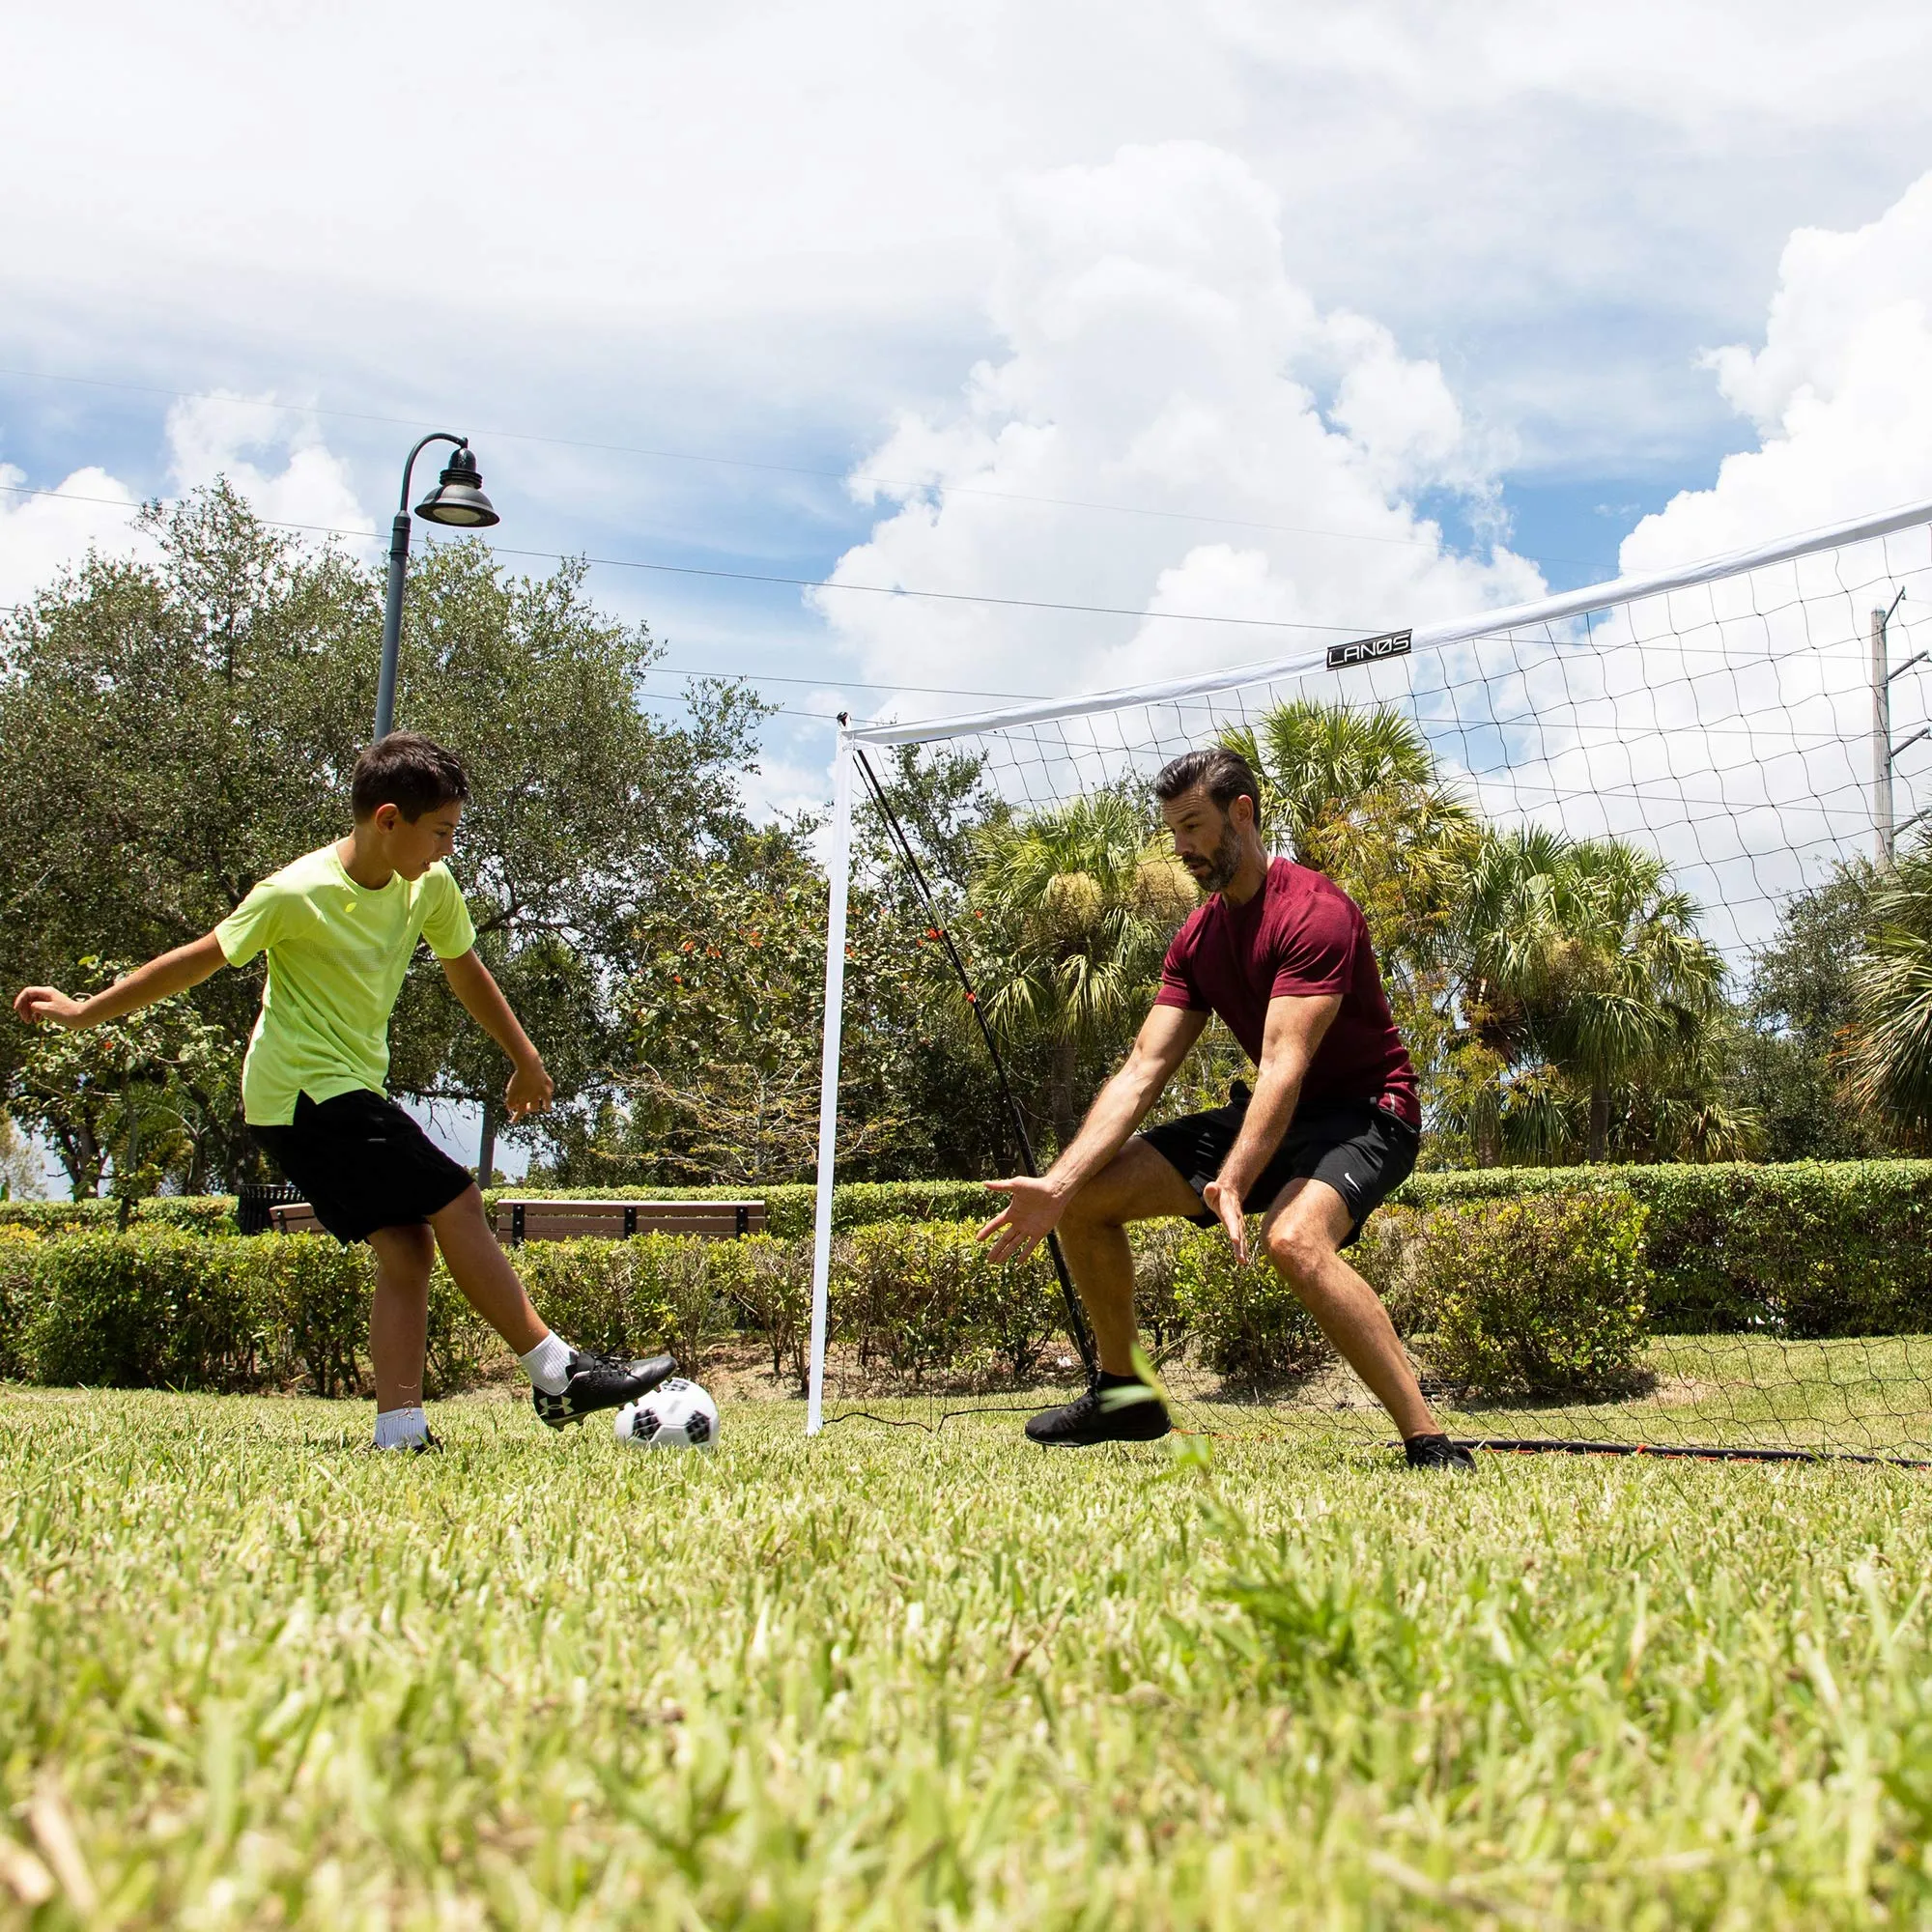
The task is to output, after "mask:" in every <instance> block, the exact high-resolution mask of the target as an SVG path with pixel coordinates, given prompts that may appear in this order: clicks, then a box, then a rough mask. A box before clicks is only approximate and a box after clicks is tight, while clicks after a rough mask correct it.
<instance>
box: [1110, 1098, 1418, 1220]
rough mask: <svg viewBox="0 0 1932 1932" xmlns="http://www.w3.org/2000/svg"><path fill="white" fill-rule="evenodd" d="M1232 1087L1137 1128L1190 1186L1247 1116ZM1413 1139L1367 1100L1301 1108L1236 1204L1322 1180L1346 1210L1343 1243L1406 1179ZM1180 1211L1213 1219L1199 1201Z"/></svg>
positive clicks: (1214, 1167) (1252, 1204) (1219, 1156)
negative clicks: (1207, 1107) (1224, 1100)
mask: <svg viewBox="0 0 1932 1932" xmlns="http://www.w3.org/2000/svg"><path fill="white" fill-rule="evenodd" d="M1234 1091H1235V1097H1234V1098H1233V1099H1232V1100H1231V1101H1230V1102H1229V1103H1228V1104H1227V1106H1225V1107H1216V1108H1214V1109H1212V1111H1211V1112H1208V1113H1206V1114H1186V1115H1183V1116H1182V1117H1181V1118H1180V1119H1179V1120H1178V1121H1169V1122H1167V1123H1166V1125H1165V1126H1159V1127H1150V1128H1149V1129H1148V1130H1147V1132H1146V1133H1144V1134H1143V1135H1142V1136H1141V1139H1142V1140H1144V1141H1146V1142H1147V1144H1148V1145H1149V1146H1150V1147H1151V1148H1152V1149H1153V1151H1155V1152H1156V1153H1157V1154H1159V1155H1161V1156H1162V1157H1163V1158H1164V1159H1165V1160H1166V1161H1167V1162H1168V1164H1169V1165H1170V1166H1171V1167H1172V1168H1173V1169H1174V1170H1175V1172H1176V1173H1177V1174H1179V1176H1180V1178H1181V1179H1183V1180H1184V1181H1186V1183H1187V1184H1188V1186H1190V1187H1191V1188H1193V1190H1194V1191H1195V1193H1197V1194H1199V1193H1200V1192H1201V1190H1202V1189H1203V1188H1205V1187H1206V1186H1207V1185H1208V1182H1209V1181H1210V1180H1212V1179H1214V1177H1215V1176H1216V1175H1217V1174H1219V1173H1220V1171H1221V1163H1222V1162H1223V1161H1224V1160H1226V1159H1227V1157H1228V1151H1229V1150H1230V1149H1231V1148H1232V1147H1233V1146H1234V1145H1235V1140H1236V1136H1237V1135H1238V1134H1239V1133H1240V1131H1241V1122H1242V1121H1243V1120H1245V1119H1246V1118H1247V1112H1248V1092H1247V1089H1246V1088H1245V1087H1240V1086H1236V1088H1235V1090H1234ZM1421 1145H1422V1136H1421V1135H1420V1134H1418V1133H1417V1132H1416V1130H1415V1129H1414V1128H1413V1127H1411V1126H1410V1125H1409V1124H1408V1122H1406V1121H1405V1120H1401V1119H1399V1118H1398V1117H1397V1116H1396V1115H1394V1114H1391V1113H1390V1112H1389V1111H1388V1109H1387V1108H1385V1107H1378V1106H1377V1105H1375V1103H1374V1102H1373V1101H1369V1100H1356V1101H1352V1102H1347V1103H1344V1104H1342V1105H1339V1106H1323V1107H1321V1108H1319V1109H1318V1110H1317V1111H1315V1112H1313V1113H1309V1112H1307V1111H1302V1112H1299V1113H1297V1114H1296V1115H1295V1117H1294V1119H1293V1121H1291V1122H1289V1127H1288V1132H1287V1133H1286V1134H1285V1135H1283V1137H1282V1143H1281V1146H1280V1147H1279V1148H1278V1149H1277V1150H1276V1151H1275V1156H1274V1158H1273V1159H1272V1160H1271V1161H1269V1162H1268V1164H1267V1165H1266V1166H1265V1167H1264V1168H1263V1169H1262V1172H1261V1177H1260V1179H1257V1180H1256V1182H1255V1184H1254V1185H1253V1186H1252V1187H1251V1188H1249V1190H1248V1198H1247V1199H1246V1200H1245V1201H1244V1202H1243V1203H1242V1204H1241V1205H1242V1206H1243V1207H1244V1208H1246V1209H1247V1210H1248V1212H1249V1213H1250V1214H1261V1213H1264V1212H1265V1211H1266V1210H1267V1209H1268V1208H1270V1207H1272V1206H1273V1205H1274V1198H1275V1196H1276V1195H1277V1194H1279V1193H1280V1192H1281V1190H1282V1189H1283V1188H1284V1187H1286V1186H1287V1185H1288V1183H1289V1182H1290V1181H1291V1180H1305V1179H1313V1180H1325V1181H1326V1182H1327V1183H1328V1185H1329V1186H1330V1187H1332V1188H1333V1189H1334V1190H1335V1192H1336V1193H1337V1194H1339V1195H1340V1196H1341V1197H1342V1199H1343V1200H1345V1201H1346V1202H1347V1203H1348V1204H1349V1211H1350V1213H1351V1214H1352V1215H1353V1217H1354V1218H1353V1220H1351V1221H1350V1224H1349V1239H1348V1240H1347V1241H1344V1242H1343V1243H1342V1245H1343V1246H1344V1247H1345V1248H1346V1247H1347V1246H1349V1244H1350V1242H1351V1241H1353V1240H1354V1238H1355V1236H1357V1235H1359V1234H1360V1233H1361V1232H1362V1223H1363V1222H1364V1221H1366V1220H1367V1219H1368V1218H1369V1216H1370V1215H1371V1214H1373V1213H1374V1212H1375V1211H1376V1209H1377V1208H1379V1207H1380V1206H1381V1205H1382V1203H1383V1202H1384V1201H1385V1200H1386V1199H1387V1198H1388V1197H1389V1196H1390V1195H1391V1194H1393V1193H1394V1192H1395V1190H1396V1189H1397V1188H1398V1187H1400V1186H1401V1185H1402V1183H1403V1182H1404V1181H1405V1180H1406V1179H1408V1177H1409V1174H1410V1172H1411V1171H1412V1170H1413V1168H1414V1166H1415V1156H1416V1152H1417V1151H1418V1150H1419V1148H1420V1147H1421ZM1188 1219H1189V1220H1191V1221H1193V1222H1194V1223H1195V1225H1196V1226H1197V1227H1202V1228H1208V1227H1212V1226H1213V1224H1214V1216H1213V1215H1212V1214H1210V1213H1208V1211H1207V1209H1206V1208H1203V1209H1202V1211H1201V1212H1200V1213H1199V1214H1190V1215H1189V1216H1188Z"/></svg>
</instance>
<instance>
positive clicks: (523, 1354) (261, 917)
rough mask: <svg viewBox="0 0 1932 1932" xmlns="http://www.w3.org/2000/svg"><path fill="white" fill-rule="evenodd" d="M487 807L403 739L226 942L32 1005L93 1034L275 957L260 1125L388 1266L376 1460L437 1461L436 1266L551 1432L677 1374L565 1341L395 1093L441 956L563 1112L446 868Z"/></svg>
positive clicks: (465, 1176) (475, 1013)
mask: <svg viewBox="0 0 1932 1932" xmlns="http://www.w3.org/2000/svg"><path fill="white" fill-rule="evenodd" d="M468 798H469V778H468V776H467V775H466V774H465V772H464V769H463V766H462V763H461V762H460V761H459V760H458V758H457V757H456V755H455V753H451V752H446V751H444V750H443V748H442V747H441V746H440V745H438V744H434V743H432V742H431V740H429V739H428V738H424V737H420V736H418V735H417V734H416V733H415V732H412V731H392V732H390V734H389V735H388V736H387V737H386V738H384V739H383V740H381V741H380V742H379V743H377V744H374V745H371V746H370V747H369V748H368V750H367V751H365V752H364V753H362V755H361V756H360V757H359V758H357V759H356V761H355V778H354V781H353V802H354V807H355V830H354V831H353V832H351V833H350V835H349V837H348V838H341V839H338V840H337V841H336V842H335V843H334V844H333V845H325V846H324V847H323V848H322V849H321V850H320V851H319V852H311V853H309V854H308V855H307V857H306V858H301V859H298V860H296V861H295V863H294V864H293V865H289V866H284V867H282V869H281V870H280V871H279V872H276V873H274V874H272V875H271V876H270V877H269V878H266V879H264V880H263V881H262V882H261V884H260V885H258V886H257V887H256V888H255V890H254V891H253V892H251V893H250V894H249V895H248V896H247V897H246V898H245V899H243V900H242V901H241V904H240V905H239V906H237V907H236V909H235V910H234V911H233V912H232V913H230V914H229V916H228V917H227V918H226V919H225V920H223V921H222V922H221V923H220V924H219V925H217V926H216V927H215V928H214V930H213V932H211V933H209V934H207V935H206V936H205V937H204V938H201V939H197V940H196V941H195V942H194V943H193V944H192V945H191V946H183V947H179V948H177V949H176V950H175V951H174V952H164V953H162V954H161V956H160V957H159V958H158V959H151V960H150V961H149V962H148V963H147V965H145V966H142V967H139V968H137V969H136V970H135V971H134V972H132V973H129V974H128V976H127V978H126V979H124V980H116V981H115V983H114V984H113V985H112V986H109V987H108V988H107V989H106V990H105V991H104V992H100V993H97V994H95V995H94V997H93V998H92V999H89V1000H71V999H69V998H68V996H67V995H66V994H65V993H63V992H62V991H61V990H60V989H59V988H58V987H56V986H28V987H26V988H25V989H24V990H23V991H22V992H21V993H20V994H19V995H18V996H17V997H16V998H15V999H14V1011H15V1012H16V1013H18V1014H19V1015H20V1017H21V1018H22V1019H23V1020H30V1021H32V1020H50V1021H52V1022H53V1023H54V1024H55V1025H57V1026H65V1027H84V1026H92V1025H94V1024H95V1023H96V1022H97V1021H100V1020H110V1019H118V1018H119V1017H120V1016H121V1015H122V1014H124V1013H131V1012H134V1011H137V1010H138V1009H140V1008H142V1007H146V1006H151V1005H153V1004H154V1002H155V1001H156V1000H164V999H166V998H167V997H168V996H169V995H170V994H172V993H179V992H183V991H185V989H186V988H187V987H189V986H196V985H199V984H200V983H201V981H202V980H206V979H208V978H209V977H210V976H211V975H213V974H214V973H217V972H219V971H220V970H221V968H222V967H223V966H244V965H246V964H247V962H248V961H249V960H250V959H252V958H254V956H255V955H256V954H257V953H258V952H266V953H267V954H268V959H269V980H268V984H267V986H266V987H264V989H263V992H262V1012H261V1017H260V1018H259V1019H257V1021H256V1022H255V1031H254V1035H253V1037H251V1038H250V1040H249V1042H248V1057H247V1059H246V1060H245V1061H244V1062H243V1064H242V1069H241V1101H242V1110H243V1112H244V1114H245V1115H246V1118H247V1121H248V1125H249V1127H250V1129H251V1130H252V1131H253V1133H254V1135H255V1138H256V1139H257V1140H258V1141H259V1142H260V1143H261V1144H262V1146H263V1148H264V1149H265V1150H266V1151H268V1153H269V1154H270V1157H271V1158H272V1159H273V1160H274V1162H275V1164H276V1165H277V1166H278V1167H279V1168H280V1169H281V1170H282V1172H283V1174H285V1175H286V1176H287V1177H288V1179H290V1180H291V1181H292V1182H293V1183H294V1184H295V1185H296V1186H297V1187H298V1188H300V1189H301V1191H302V1193H303V1195H304V1196H305V1197H306V1199H307V1200H308V1203H309V1205H310V1206H311V1207H312V1208H314V1209H315V1211H316V1215H317V1217H318V1218H319V1219H320V1220H321V1222H322V1225H323V1226H324V1227H325V1228H327V1230H328V1232H329V1233H330V1234H331V1235H333V1236H335V1237H336V1239H337V1240H339V1241H341V1242H343V1243H344V1244H345V1245H346V1244H348V1243H349V1242H351V1241H367V1242H368V1243H369V1245H370V1247H371V1248H373V1249H374V1250H375V1254H376V1292H375V1296H374V1300H373V1302H372V1304H371V1307H370V1311H369V1354H370V1359H371V1361H372V1362H373V1364H374V1367H375V1373H376V1447H377V1448H378V1449H405V1450H422V1449H434V1448H436V1447H437V1446H438V1444H437V1441H436V1438H435V1437H434V1436H433V1435H431V1434H430V1433H429V1429H428V1426H427V1425H426V1423H425V1421H424V1418H423V1409H422V1380H423V1355H424V1350H425V1348H426V1346H427V1341H428V1324H429V1277H430V1266H431V1264H432V1263H433V1262H434V1261H435V1259H436V1250H437V1249H438V1248H440V1249H441V1250H442V1258H443V1261H444V1262H445V1263H446V1264H448V1267H449V1272H450V1275H451V1277H452V1278H453V1279H454V1281H455V1283H456V1285H457V1287H458V1288H459V1289H461V1290H462V1291H463V1293H464V1295H465V1296H466V1298H467V1299H468V1300H469V1305H470V1306H471V1307H472V1308H474V1309H475V1311H476V1312H477V1314H479V1315H480V1316H482V1318H483V1319H484V1321H487V1322H489V1324H490V1325H491V1327H493V1328H494V1329H496V1331H497V1334H499V1335H500V1336H502V1338H503V1340H504V1341H505V1342H507V1343H508V1344H509V1346H510V1348H511V1350H512V1351H513V1352H514V1353H515V1354H516V1356H517V1359H518V1360H519V1361H520V1362H521V1363H522V1364H523V1367H524V1372H525V1373H526V1375H527V1376H528V1377H529V1378H530V1381H531V1383H532V1385H533V1389H534V1394H533V1397H532V1400H533V1401H534V1403H535V1405H536V1411H537V1414H538V1415H539V1416H540V1417H541V1418H542V1419H543V1420H544V1421H545V1422H546V1423H548V1424H549V1425H550V1426H551V1428H553V1429H561V1428H563V1427H564V1425H565V1424H566V1423H571V1422H580V1421H582V1419H583V1417H584V1416H585V1415H588V1414H590V1413H591V1412H592V1411H593V1410H596V1409H606V1408H616V1407H618V1406H621V1405H622V1404H624V1403H627V1402H635V1401H636V1400H637V1399H638V1398H639V1396H641V1395H643V1394H645V1393H646V1392H647V1391H648V1390H650V1389H653V1388H655V1387H656V1386H657V1385H658V1383H660V1382H661V1381H663V1380H665V1379H666V1378H668V1377H669V1376H672V1375H675V1374H676V1372H677V1364H676V1363H675V1362H674V1361H673V1360H672V1359H671V1358H670V1357H669V1356H668V1355H658V1356H655V1357H653V1358H652V1359H651V1360H649V1361H641V1362H618V1361H612V1360H610V1359H609V1358H607V1357H605V1356H602V1355H597V1354H593V1353H591V1352H589V1351H588V1350H580V1349H573V1348H572V1347H571V1346H570V1345H569V1344H568V1343H567V1342H565V1341H564V1340H563V1339H562V1338H561V1337H560V1336H557V1335H554V1334H552V1333H551V1331H550V1330H549V1329H548V1328H546V1327H545V1326H544V1324H543V1322H542V1321H539V1320H538V1319H537V1314H536V1311H535V1310H534V1309H533V1308H532V1307H531V1306H530V1302H529V1297H528V1296H527V1295H526V1293H524V1285H523V1283H522V1282H521V1281H520V1280H519V1279H518V1277H517V1272H516V1270H515V1269H514V1268H513V1267H511V1265H510V1264H509V1262H508V1260H507V1259H506V1258H505V1257H504V1254H503V1251H502V1249H501V1248H500V1247H498V1246H497V1239H496V1236H494V1235H493V1234H492V1233H491V1232H490V1228H489V1225H488V1223H487V1222H486V1221H485V1220H484V1218H483V1197H482V1195H481V1194H480V1193H478V1191H477V1188H476V1183H475V1182H474V1181H473V1180H471V1179H470V1178H469V1172H468V1170H467V1169H464V1168H461V1167H459V1166H458V1165H457V1164H456V1162H455V1161H453V1160H451V1159H450V1158H449V1156H448V1155H447V1154H445V1153H444V1152H443V1151H441V1149H440V1148H439V1147H437V1146H436V1145H435V1143H434V1142H432V1141H431V1140H430V1138H429V1136H428V1135H427V1134H425V1133H424V1132H423V1130H422V1129H421V1128H420V1127H419V1126H417V1124H416V1123H415V1122H414V1121H412V1119H411V1118H410V1117H409V1115H408V1114H406V1113H404V1111H403V1110H402V1108H400V1107H398V1106H397V1105H396V1104H395V1102H394V1101H393V1100H391V1099H389V1098H388V1097H387V1095H386V1094H384V1091H383V1083H384V1078H385V1077H386V1075H387V1073H388V1067H389V1044H388V1031H389V1015H390V1013H391V1011H392V1010H393V1009H394V1008H395V1004H396V996H397V995H398V994H399V993H400V992H401V991H402V985H403V976H404V974H405V973H406V972H407V971H408V969H409V963H410V959H411V957H412V954H413V953H414V952H415V949H416V942H417V940H418V939H426V940H428V942H429V944H430V948H431V950H432V951H433V952H435V953H436V955H437V958H438V959H439V960H440V962H441V965H442V970H443V973H444V974H445V975H446V976H447V978H448V980H449V983H450V987H451V989H452V990H453V991H454V992H455V994H456V997H457V998H458V999H459V1000H461V1001H462V1002H463V1004H464V1006H465V1008H467V1009H468V1010H469V1014H470V1016H471V1017H472V1018H473V1019H474V1020H475V1021H476V1023H477V1025H479V1026H480V1027H481V1028H482V1029H483V1030H484V1032H485V1033H487V1034H488V1035H489V1036H490V1037H491V1038H492V1039H494V1040H495V1041H496V1042H497V1045H498V1046H500V1047H501V1048H502V1049H503V1051H504V1052H505V1053H506V1054H508V1055H509V1057H510V1064H511V1065H512V1067H513V1068H514V1069H515V1070H514V1071H513V1072H512V1073H511V1075H510V1085H509V1089H508V1091H507V1093H506V1094H505V1096H504V1099H505V1105H506V1107H507V1109H508V1111H509V1115H510V1118H511V1119H512V1120H522V1119H523V1118H524V1117H525V1116H526V1115H527V1114H534V1113H539V1112H541V1111H542V1110H543V1109H544V1108H545V1107H547V1106H549V1105H550V1099H551V1094H552V1091H553V1089H552V1082H551V1077H550V1075H549V1074H548V1073H547V1072H546V1071H545V1070H544V1064H543V1062H542V1060H541V1059H539V1058H538V1056H537V1051H536V1049H535V1047H533V1046H532V1045H531V1044H530V1042H529V1039H528V1037H526V1035H525V1033H524V1030H523V1028H522V1027H521V1026H520V1025H518V1023H517V1016H516V1015H515V1014H514V1013H513V1012H512V1011H511V1010H510V1005H509V1002H508V1001H507V1000H505V999H504V997H503V995H502V992H501V990H500V989H499V988H498V986H497V982H496V980H493V979H492V978H491V977H490V972H489V969H488V968H487V967H486V966H485V965H484V964H483V962H482V961H481V960H480V959H479V958H478V957H477V956H476V952H475V946H476V928H475V927H474V926H473V925H472V924H471V923H470V921H469V909H468V908H467V907H466V906H465V905H464V902H463V893H462V890H461V888H460V887H459V886H458V885H457V883H456V881H455V880H454V879H453V878H452V877H451V876H450V872H449V868H448V867H447V866H445V865H444V864H443V861H444V860H445V859H447V858H448V856H449V854H450V851H451V849H452V848H453V846H454V844H455V841H456V828H457V825H458V823H459V821H460V820H461V818H462V816H463V806H464V802H465V801H466V800H467V799H468Z"/></svg>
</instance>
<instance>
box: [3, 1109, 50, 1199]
mask: <svg viewBox="0 0 1932 1932" xmlns="http://www.w3.org/2000/svg"><path fill="white" fill-rule="evenodd" d="M46 1191H47V1183H46V1178H45V1176H44V1174H43V1172H42V1163H41V1151H40V1149H39V1148H38V1147H36V1146H35V1145H34V1143H33V1141H31V1140H30V1139H29V1138H28V1137H27V1136H26V1135H25V1134H23V1133H22V1132H21V1131H20V1130H19V1128H18V1127H16V1126H15V1125H14V1122H13V1121H12V1120H11V1119H9V1118H8V1116H7V1115H5V1114H0V1201H38V1200H40V1199H41V1198H42V1197H43V1195H44V1194H45V1193H46Z"/></svg>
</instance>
